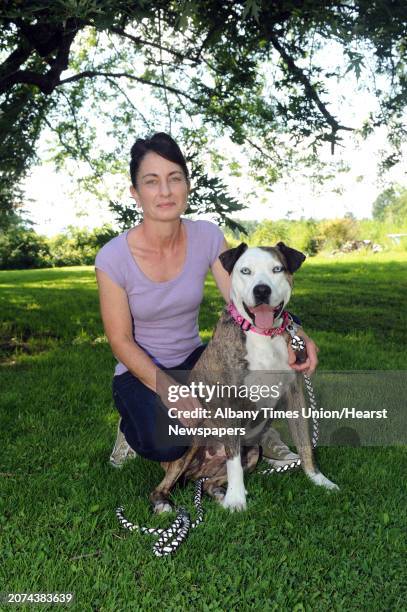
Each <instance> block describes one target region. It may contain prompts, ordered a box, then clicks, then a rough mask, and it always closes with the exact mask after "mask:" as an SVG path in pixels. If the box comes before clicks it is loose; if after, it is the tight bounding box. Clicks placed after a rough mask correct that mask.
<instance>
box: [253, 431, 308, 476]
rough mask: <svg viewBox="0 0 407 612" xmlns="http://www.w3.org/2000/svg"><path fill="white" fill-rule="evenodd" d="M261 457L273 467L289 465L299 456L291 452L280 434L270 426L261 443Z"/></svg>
mask: <svg viewBox="0 0 407 612" xmlns="http://www.w3.org/2000/svg"><path fill="white" fill-rule="evenodd" d="M261 446H262V449H263V459H265V461H267V463H270V465H272V466H273V467H284V466H285V465H290V463H293V462H294V461H298V459H299V458H300V457H299V455H297V453H293V452H292V451H291V450H290V449H289V448H288V446H287V445H286V444H284V442H283V441H282V439H281V438H280V434H279V433H278V432H277V431H276V430H275V429H273V428H271V427H270V429H269V431H268V435H267V440H265V441H263V443H262V445H261Z"/></svg>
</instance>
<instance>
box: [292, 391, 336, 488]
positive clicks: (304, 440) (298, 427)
mask: <svg viewBox="0 0 407 612" xmlns="http://www.w3.org/2000/svg"><path fill="white" fill-rule="evenodd" d="M287 400H288V408H289V409H290V410H292V411H293V412H298V415H299V416H298V418H296V419H288V427H289V430H290V433H291V436H292V439H293V442H294V444H295V446H296V447H297V452H298V454H299V456H300V458H301V464H302V468H303V470H304V472H305V473H306V475H307V476H308V478H309V479H310V480H312V482H313V483H314V484H316V485H318V486H320V487H325V488H326V489H339V487H338V485H336V484H335V483H334V482H332V481H331V480H329V478H327V477H326V476H324V475H323V474H322V472H320V471H319V469H318V467H317V466H316V464H315V460H314V453H313V451H312V445H311V437H310V432H309V426H308V421H307V419H306V418H305V417H304V416H303V415H302V409H303V408H304V407H305V399H304V394H303V392H302V387H301V385H300V383H299V381H298V379H297V381H296V383H295V384H294V385H292V386H291V387H290V388H289V390H288V391H287Z"/></svg>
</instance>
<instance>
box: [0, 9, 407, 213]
mask: <svg viewBox="0 0 407 612" xmlns="http://www.w3.org/2000/svg"><path fill="white" fill-rule="evenodd" d="M0 24H1V29H2V38H1V42H0V62H1V63H0V95H1V101H0V157H1V160H2V165H1V170H0V194H1V204H0V206H1V208H0V212H1V211H2V212H3V214H8V215H10V214H11V211H12V210H13V209H14V208H15V207H16V205H17V204H18V202H19V201H20V200H21V192H20V191H19V189H20V184H21V179H22V178H23V177H24V176H25V175H26V173H27V170H28V169H29V168H30V165H31V164H32V163H34V162H35V161H37V159H38V152H37V147H38V142H39V138H40V136H41V134H42V133H44V130H48V132H49V133H52V134H53V135H54V137H55V144H54V145H53V159H54V161H55V162H56V163H57V164H59V165H60V166H62V165H63V164H64V163H65V161H66V159H67V158H69V159H73V160H78V161H85V162H87V164H89V167H90V172H89V177H90V178H89V177H88V178H87V179H86V180H85V187H87V188H89V189H92V186H93V185H94V181H95V180H102V179H103V175H104V174H105V173H106V171H107V169H108V170H109V172H110V173H113V174H114V173H115V172H121V171H122V170H123V164H124V163H125V162H126V160H123V151H127V150H128V148H129V145H130V144H131V142H132V140H134V138H135V136H138V135H140V131H143V132H144V133H147V132H151V131H155V130H157V128H158V127H160V128H161V129H160V130H159V131H162V129H163V125H165V126H166V129H167V131H171V132H172V133H174V135H175V136H176V137H177V138H178V139H179V140H180V141H181V143H182V145H183V148H184V149H185V150H186V152H187V157H188V158H189V160H190V162H191V163H192V168H193V173H194V174H195V176H196V177H197V187H196V192H195V196H196V197H195V199H192V204H191V206H192V209H193V210H195V209H197V208H198V207H199V206H201V207H202V202H204V208H208V207H209V209H211V210H213V211H214V212H216V213H218V214H219V215H220V216H221V217H223V216H224V215H225V214H226V213H227V212H228V211H230V210H235V211H237V210H239V208H240V207H241V206H240V205H239V203H238V202H237V201H236V200H234V199H233V198H230V197H229V196H228V195H227V193H226V190H225V189H224V185H223V184H222V182H221V181H220V180H219V179H209V178H208V177H207V169H206V167H205V161H204V159H203V158H202V151H203V150H205V148H206V147H209V144H210V143H209V134H210V133H212V134H216V135H218V136H219V137H222V136H223V135H226V136H228V137H229V138H230V139H231V140H232V141H233V142H234V143H236V144H238V145H241V146H242V147H244V148H245V149H246V150H247V151H249V153H250V166H251V169H252V171H253V172H254V173H255V174H256V178H257V179H258V180H260V181H262V182H263V184H270V183H272V182H273V181H275V180H276V178H277V177H278V176H279V174H280V173H281V171H282V169H283V168H284V167H286V166H287V165H288V164H290V163H297V161H295V160H296V154H297V147H298V145H299V144H300V143H305V144H306V145H307V147H308V148H307V154H306V156H305V158H304V159H305V161H306V163H313V162H317V160H318V156H317V152H318V147H319V146H320V145H321V144H323V143H326V142H328V143H330V146H331V150H332V152H334V150H335V146H336V145H337V144H338V143H340V142H341V135H342V134H343V133H344V132H347V131H351V130H359V131H360V133H362V134H364V135H367V134H369V133H370V132H371V131H372V130H374V129H375V128H377V127H379V126H382V125H386V126H387V128H388V137H389V141H390V143H391V145H392V147H393V150H392V153H391V155H389V156H388V157H387V159H386V160H385V165H387V166H391V165H392V164H394V163H396V162H397V161H398V159H399V155H400V147H401V143H402V141H403V138H404V136H405V128H404V126H403V123H402V118H403V111H404V107H405V101H406V93H407V78H406V73H405V55H406V44H407V43H406V40H407V25H406V24H407V5H406V3H405V2H404V1H403V0H401V1H397V0H387V1H383V0H341V1H337V0H332V1H331V2H326V1H325V0H324V1H322V0H279V1H278V2H269V1H267V0H237V1H234V0H233V1H232V0H220V1H217V0H202V1H201V0H200V1H197V0H193V1H186V0H182V1H180V2H173V1H163V0H153V1H151V2H150V1H149V0H90V1H89V0H26V1H25V2H21V0H3V2H2V4H1V7H0ZM328 41H329V42H330V43H335V44H336V45H337V47H338V49H339V50H340V53H341V54H342V56H343V62H344V63H342V67H340V66H333V67H332V66H329V67H328V68H327V65H329V62H327V61H326V60H327V58H326V57H324V53H326V44H327V42H328ZM344 66H345V68H344ZM346 72H353V73H354V75H355V76H356V78H357V79H359V81H360V82H362V81H363V82H364V83H365V84H366V86H367V87H369V88H370V89H371V90H372V91H374V93H375V95H376V96H377V100H378V106H377V109H376V110H375V111H373V112H371V113H370V114H369V115H368V116H366V118H365V120H364V122H363V124H362V125H347V122H346V121H343V120H342V118H341V116H340V105H338V104H336V105H335V104H334V102H336V103H337V102H338V101H337V100H334V99H333V93H332V91H331V86H332V84H334V83H335V84H336V83H337V82H338V80H340V79H341V78H342V77H343V76H344V74H345V73H346ZM344 104H346V101H345V102H344ZM338 109H339V112H338ZM90 118H92V120H91V119H90ZM157 131H158V130H157ZM211 150H212V160H215V162H216V160H217V162H218V163H219V164H222V163H223V162H224V161H225V160H223V159H222V157H221V156H220V155H218V157H217V151H216V147H214V146H212V149H211ZM228 161H230V162H231V163H232V164H233V163H234V161H233V160H228ZM231 168H232V170H233V165H232V166H231ZM198 179H199V180H198ZM211 181H212V182H211ZM205 194H206V196H205ZM200 203H201V204H200ZM119 208H120V206H119Z"/></svg>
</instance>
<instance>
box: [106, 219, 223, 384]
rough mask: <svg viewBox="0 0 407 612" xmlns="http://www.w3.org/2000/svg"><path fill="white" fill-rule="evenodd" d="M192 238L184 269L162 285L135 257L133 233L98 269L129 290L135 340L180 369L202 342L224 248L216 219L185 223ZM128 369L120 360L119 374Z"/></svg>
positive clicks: (119, 240)
mask: <svg viewBox="0 0 407 612" xmlns="http://www.w3.org/2000/svg"><path fill="white" fill-rule="evenodd" d="M182 223H183V225H184V227H185V229H186V235H187V253H186V260H185V263H184V268H183V270H182V271H181V273H180V274H179V275H178V276H176V277H175V278H173V279H171V280H169V281H165V282H162V283H158V282H154V281H152V280H150V279H149V278H147V277H146V276H145V274H144V273H143V272H142V271H141V269H140V268H139V266H138V265H137V263H136V260H135V259H134V257H133V255H132V253H131V251H130V247H129V245H128V242H127V234H128V231H129V230H128V231H127V232H124V233H123V234H119V236H116V237H115V238H113V239H112V240H110V241H109V242H108V243H107V244H105V245H104V246H103V247H102V248H101V249H100V251H99V252H98V254H97V255H96V260H95V268H98V269H100V270H103V272H106V274H108V276H109V277H110V278H111V280H112V281H114V282H115V283H116V284H117V285H119V286H120V287H122V288H123V289H125V291H126V293H127V296H128V300H129V307H130V312H131V314H132V317H133V333H134V339H135V341H136V342H137V343H138V344H139V345H140V346H141V347H142V348H143V349H145V350H146V352H147V353H148V354H149V355H150V356H151V357H153V358H154V360H155V361H156V362H157V361H158V362H159V363H160V364H162V365H163V366H165V367H173V366H177V365H180V364H181V363H182V362H183V361H184V360H185V359H186V358H187V357H188V355H190V353H192V351H193V350H195V349H196V348H197V347H198V346H200V345H201V344H202V342H201V339H200V337H199V330H198V313H199V305H200V303H201V301H202V297H203V287H204V282H205V277H206V274H207V272H208V270H209V268H210V267H211V266H212V264H213V263H214V262H215V261H216V259H217V257H218V256H219V253H220V251H221V247H222V245H223V240H224V237H223V233H222V232H221V230H220V229H219V228H218V226H217V225H215V224H214V223H211V222H210V221H191V220H190V219H184V218H183V219H182ZM127 369H128V368H127V367H126V366H125V365H124V364H123V363H121V362H118V363H117V365H116V368H115V375H116V376H117V375H119V374H123V372H126V371H127Z"/></svg>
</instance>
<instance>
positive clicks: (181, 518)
mask: <svg viewBox="0 0 407 612" xmlns="http://www.w3.org/2000/svg"><path fill="white" fill-rule="evenodd" d="M286 329H287V331H288V333H289V334H290V336H291V346H292V348H293V350H294V351H296V352H297V351H304V350H305V342H304V340H303V339H302V338H301V337H300V336H298V335H297V326H296V325H295V323H294V322H293V320H292V319H291V321H290V324H289V325H287V327H286ZM303 376H304V381H305V387H306V389H307V394H308V398H309V401H310V405H311V408H312V409H313V410H314V409H315V408H316V400H315V394H314V389H313V387H312V384H311V379H310V378H309V376H308V375H307V374H304V375H303ZM312 424H313V428H312V448H315V447H316V445H317V443H318V435H319V429H318V421H317V420H316V418H315V417H313V418H312ZM300 465H301V459H297V460H296V461H293V462H292V463H289V464H287V465H284V466H282V467H270V468H267V469H265V470H262V471H261V472H260V474H267V475H270V474H273V473H277V474H279V473H282V472H287V471H288V470H292V469H294V468H297V467H299V466H300ZM205 480H207V479H206V478H200V479H199V480H197V481H196V483H195V495H194V506H195V508H196V511H197V518H196V519H195V521H193V522H191V517H190V515H189V513H188V511H187V510H186V509H185V508H182V507H181V508H178V510H177V516H176V518H175V520H174V521H173V523H171V525H170V526H169V527H167V529H160V528H154V527H142V526H140V525H136V524H134V523H131V522H130V521H128V520H127V519H126V518H125V516H124V508H123V506H119V507H118V508H117V509H116V516H117V519H118V521H119V523H120V525H121V526H122V527H123V528H124V529H128V530H129V531H139V532H140V533H148V534H151V535H158V536H160V537H159V538H158V540H157V541H156V543H155V544H154V546H153V553H154V554H155V556H156V557H165V556H167V555H171V554H172V553H174V552H176V551H177V550H178V548H179V547H180V546H181V544H182V542H184V540H185V539H186V538H187V536H188V533H189V531H190V530H191V529H195V527H197V525H199V524H200V523H202V521H203V508H202V493H203V483H204V481H205Z"/></svg>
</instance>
